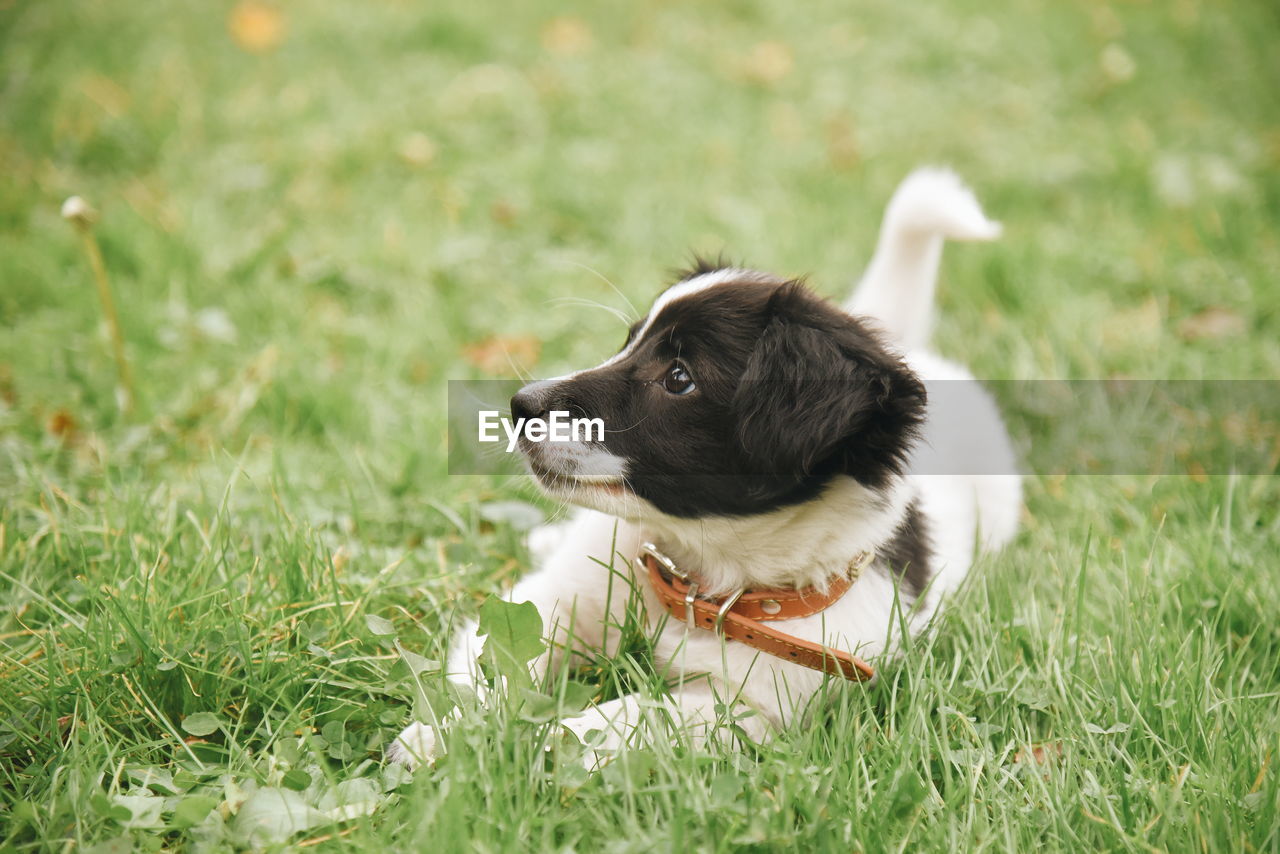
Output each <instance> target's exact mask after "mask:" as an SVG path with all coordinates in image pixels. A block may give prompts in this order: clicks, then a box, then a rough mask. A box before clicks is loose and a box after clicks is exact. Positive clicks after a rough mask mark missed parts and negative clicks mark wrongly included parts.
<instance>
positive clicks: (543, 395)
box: [511, 380, 556, 419]
mask: <svg viewBox="0 0 1280 854" xmlns="http://www.w3.org/2000/svg"><path fill="white" fill-rule="evenodd" d="M555 387H556V384H555V383H553V382H549V381H545V380H544V381H542V382H536V383H529V384H528V385H527V386H525V387H524V388H522V389H520V390H519V391H518V392H516V393H515V396H514V397H512V398H511V417H512V418H516V419H520V418H543V417H545V416H546V414H547V410H549V409H550V408H551V396H552V392H553V391H554V389H555Z"/></svg>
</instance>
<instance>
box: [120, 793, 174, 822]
mask: <svg viewBox="0 0 1280 854" xmlns="http://www.w3.org/2000/svg"><path fill="white" fill-rule="evenodd" d="M111 802H112V803H113V804H115V805H116V806H118V807H124V808H125V809H127V810H128V811H129V817H128V818H127V819H125V820H124V821H122V822H120V823H121V824H122V825H124V826H125V827H129V828H157V827H163V826H164V822H163V821H161V820H160V812H161V811H162V810H163V809H164V798H162V797H160V796H158V795H116V796H115V797H113V798H112V799H111Z"/></svg>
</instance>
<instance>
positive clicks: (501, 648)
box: [480, 596, 546, 685]
mask: <svg viewBox="0 0 1280 854" xmlns="http://www.w3.org/2000/svg"><path fill="white" fill-rule="evenodd" d="M480 634H482V635H485V636H486V638H487V639H486V640H485V644H484V655H485V658H486V659H487V660H488V661H489V663H490V664H491V665H492V666H493V667H494V669H495V670H497V672H498V673H500V674H502V675H503V676H506V677H507V678H508V679H512V680H514V681H516V682H519V683H521V684H525V685H527V684H528V683H529V681H530V680H529V671H528V668H527V666H526V665H527V664H528V662H529V661H530V660H531V659H533V658H535V657H536V656H538V655H539V654H541V653H542V651H543V650H544V649H546V647H545V645H544V644H543V643H542V618H541V617H540V616H539V615H538V609H537V607H536V606H535V605H534V604H533V603H532V602H520V603H515V602H508V601H506V600H505V599H499V598H498V597H496V596H490V597H489V598H488V599H486V600H485V603H484V604H483V605H481V606H480Z"/></svg>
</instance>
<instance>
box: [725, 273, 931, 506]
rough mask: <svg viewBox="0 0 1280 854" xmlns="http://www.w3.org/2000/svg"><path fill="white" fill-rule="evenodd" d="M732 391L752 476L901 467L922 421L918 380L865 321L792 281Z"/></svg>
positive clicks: (876, 476)
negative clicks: (837, 307) (735, 390)
mask: <svg viewBox="0 0 1280 854" xmlns="http://www.w3.org/2000/svg"><path fill="white" fill-rule="evenodd" d="M768 312H769V316H768V320H767V322H766V326H765V328H764V331H763V332H762V334H761V337H760V340H759V341H758V342H757V344H756V345H755V348H754V350H753V351H752V354H751V358H750V360H749V362H748V365H747V368H746V371H745V372H744V375H743V377H742V380H741V382H740V384H739V386H738V389H737V392H736V393H735V395H734V400H733V408H734V411H735V414H736V416H737V425H738V441H739V444H740V446H741V447H742V449H743V451H744V453H745V454H746V456H747V459H748V462H749V464H750V465H751V466H752V471H753V473H761V474H769V475H773V476H776V477H780V478H783V479H787V480H791V481H793V482H795V481H799V480H802V479H804V478H806V477H809V476H812V475H829V474H835V473H843V474H848V475H850V476H852V477H854V478H856V479H857V480H859V481H860V482H862V483H864V484H866V485H867V486H872V487H876V486H881V485H883V484H884V483H885V482H886V480H887V479H888V478H889V477H890V476H891V475H893V474H898V473H901V472H902V470H903V468H904V466H905V464H906V458H907V454H908V453H909V451H910V449H911V445H912V442H913V441H914V439H915V438H916V436H917V433H918V430H919V426H920V424H921V422H922V421H923V419H924V411H925V390H924V385H923V384H922V383H921V382H920V380H919V379H918V378H917V377H916V376H915V374H913V373H912V372H911V370H910V369H909V368H907V366H906V365H904V364H903V363H902V360H901V359H900V358H898V357H897V356H896V355H894V354H893V353H892V352H891V351H890V350H889V349H888V348H887V347H886V346H885V345H884V344H883V343H882V342H881V341H880V338H879V336H878V335H877V334H876V333H875V332H874V331H872V330H871V329H870V328H869V327H868V326H867V325H866V324H864V323H861V322H859V321H858V320H856V319H854V318H851V317H849V316H848V315H847V314H845V313H844V312H842V311H839V310H838V309H836V308H834V307H833V306H831V305H830V304H828V303H827V302H826V301H824V300H822V299H821V298H819V297H817V296H816V295H814V294H813V293H811V292H810V291H809V290H808V289H807V288H805V287H804V286H803V285H802V284H800V283H798V282H793V283H789V284H787V285H784V286H782V287H781V288H779V289H778V291H777V292H776V293H775V294H774V296H773V297H772V298H771V300H770V304H769V306H768Z"/></svg>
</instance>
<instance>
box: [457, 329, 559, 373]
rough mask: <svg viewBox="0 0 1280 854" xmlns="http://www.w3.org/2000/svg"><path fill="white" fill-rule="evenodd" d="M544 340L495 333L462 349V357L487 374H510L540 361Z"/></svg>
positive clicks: (527, 336)
mask: <svg viewBox="0 0 1280 854" xmlns="http://www.w3.org/2000/svg"><path fill="white" fill-rule="evenodd" d="M541 353H542V342H540V341H539V340H538V339H537V338H535V337H533V336H532V335H517V336H513V337H505V336H502V335H494V336H491V337H489V338H485V339H484V340H483V341H477V342H476V343H474V344H471V345H469V346H467V347H464V348H463V350H462V357H463V358H464V359H466V360H467V361H468V362H470V363H471V364H473V365H475V366H476V367H477V368H479V369H480V370H482V371H484V372H485V373H486V374H502V375H508V374H511V373H514V372H515V370H516V369H518V368H525V369H528V368H530V367H532V366H533V364H534V363H535V362H537V361H538V356H539V355H541Z"/></svg>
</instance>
